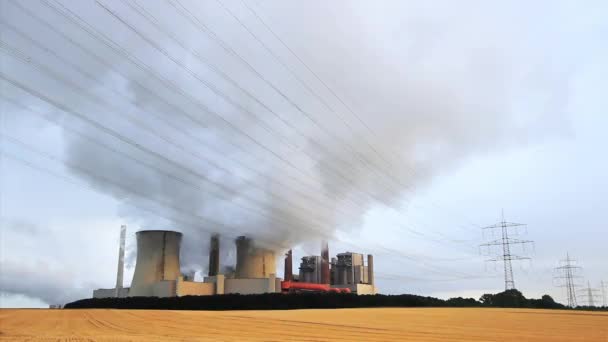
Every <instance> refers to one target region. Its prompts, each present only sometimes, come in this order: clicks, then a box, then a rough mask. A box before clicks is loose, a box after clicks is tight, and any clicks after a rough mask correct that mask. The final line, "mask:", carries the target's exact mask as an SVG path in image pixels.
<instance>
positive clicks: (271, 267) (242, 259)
mask: <svg viewBox="0 0 608 342" xmlns="http://www.w3.org/2000/svg"><path fill="white" fill-rule="evenodd" d="M276 268H277V265H276V260H275V255H274V252H273V251H271V250H268V249H264V248H256V247H255V246H254V245H253V241H252V240H251V239H250V238H247V237H245V236H240V237H238V238H237V239H236V272H235V278H268V277H269V276H270V275H271V274H276Z"/></svg>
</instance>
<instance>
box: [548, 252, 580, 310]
mask: <svg viewBox="0 0 608 342" xmlns="http://www.w3.org/2000/svg"><path fill="white" fill-rule="evenodd" d="M555 270H556V271H557V272H558V273H559V274H558V275H556V276H555V279H558V280H559V281H560V282H559V285H557V286H558V287H565V288H566V294H567V298H568V306H569V307H571V308H575V307H577V306H578V303H577V300H576V289H575V288H576V287H578V286H580V284H576V283H575V282H574V280H575V279H577V278H580V276H579V275H578V274H576V273H579V272H580V271H581V270H582V267H580V266H577V265H576V260H574V259H572V258H570V254H566V259H565V260H560V266H558V267H556V268H555Z"/></svg>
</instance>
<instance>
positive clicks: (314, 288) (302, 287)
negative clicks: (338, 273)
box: [281, 281, 350, 293]
mask: <svg viewBox="0 0 608 342" xmlns="http://www.w3.org/2000/svg"><path fill="white" fill-rule="evenodd" d="M281 291H282V292H283V293H289V292H298V291H306V292H342V293H350V289H339V288H332V287H330V286H329V284H315V283H300V282H294V281H282V282H281Z"/></svg>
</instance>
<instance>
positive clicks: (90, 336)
mask: <svg viewBox="0 0 608 342" xmlns="http://www.w3.org/2000/svg"><path fill="white" fill-rule="evenodd" d="M0 340H2V341H28V340H48V341H57V340H69V341H78V340H86V341H107V340H112V341H168V340H169V341H171V340H173V341H181V340H187V341H243V340H256V341H285V340H301V341H398V340H401V341H403V340H409V341H445V340H456V341H608V313H599V312H582V311H557V310H521V309H475V308H467V309H455V308H390V309H336V310H292V311H219V312H218V311H216V312H214V311H153V310H105V309H98V310H35V309H14V310H13V309H5V310H0Z"/></svg>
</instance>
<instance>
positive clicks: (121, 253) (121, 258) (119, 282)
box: [116, 224, 127, 297]
mask: <svg viewBox="0 0 608 342" xmlns="http://www.w3.org/2000/svg"><path fill="white" fill-rule="evenodd" d="M126 235H127V226H125V225H124V224H123V225H122V226H120V242H119V245H118V271H117V272H116V297H118V296H119V295H120V289H122V286H123V274H124V270H125V239H126Z"/></svg>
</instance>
